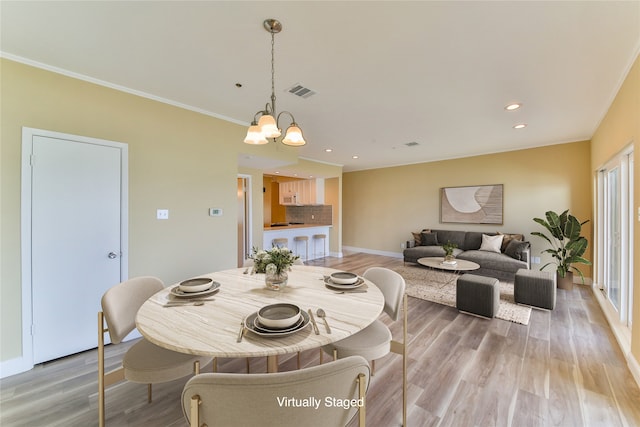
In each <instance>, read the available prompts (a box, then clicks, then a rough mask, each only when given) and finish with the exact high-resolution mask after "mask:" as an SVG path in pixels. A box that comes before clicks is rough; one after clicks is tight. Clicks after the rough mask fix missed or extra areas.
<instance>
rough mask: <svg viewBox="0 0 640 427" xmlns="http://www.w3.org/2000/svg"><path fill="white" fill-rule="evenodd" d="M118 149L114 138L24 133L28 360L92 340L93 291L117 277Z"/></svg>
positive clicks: (96, 295)
mask: <svg viewBox="0 0 640 427" xmlns="http://www.w3.org/2000/svg"><path fill="white" fill-rule="evenodd" d="M114 144H118V143H114ZM120 145H124V144H120ZM121 156H122V150H121V148H120V147H118V146H109V145H103V144H100V143H88V142H86V141H76V140H72V139H63V138H56V137H49V136H39V135H34V136H33V138H32V160H31V164H32V170H31V269H32V274H31V291H32V319H33V323H32V328H31V329H32V330H31V333H32V336H33V337H32V339H33V361H34V363H41V362H44V361H47V360H51V359H55V358H58V357H62V356H65V355H69V354H73V353H76V352H79V351H83V350H86V349H89V348H94V347H96V343H97V312H98V311H99V310H100V298H101V297H102V294H103V293H104V292H105V291H106V290H107V289H108V288H110V287H111V286H113V285H115V284H117V283H118V282H120V281H121V278H122V277H123V276H122V274H121V271H122V265H121V263H122V258H121V255H122V250H123V249H122V241H121V227H122V226H123V224H121V222H122V221H121V209H122V185H121V184H122V182H121V181H122V176H123V174H122V164H123V162H122V159H121ZM125 164H126V163H125Z"/></svg>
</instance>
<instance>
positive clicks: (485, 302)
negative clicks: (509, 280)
mask: <svg viewBox="0 0 640 427" xmlns="http://www.w3.org/2000/svg"><path fill="white" fill-rule="evenodd" d="M499 305H500V285H499V284H498V279H495V278H493V277H485V276H478V275H475V274H468V273H467V274H463V275H462V276H460V277H458V281H457V282H456V307H457V308H458V310H460V311H466V312H468V313H473V314H477V315H479V316H484V317H494V316H495V315H496V313H497V312H498V306H499Z"/></svg>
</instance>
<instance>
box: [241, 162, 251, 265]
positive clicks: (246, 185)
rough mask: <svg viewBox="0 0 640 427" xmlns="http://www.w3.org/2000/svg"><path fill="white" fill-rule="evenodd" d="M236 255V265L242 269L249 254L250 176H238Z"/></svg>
mask: <svg viewBox="0 0 640 427" xmlns="http://www.w3.org/2000/svg"><path fill="white" fill-rule="evenodd" d="M237 190H238V243H237V247H238V254H237V264H238V267H242V266H243V265H244V262H245V260H246V259H247V258H249V255H250V253H251V242H252V238H251V237H252V236H251V176H250V175H238V180H237Z"/></svg>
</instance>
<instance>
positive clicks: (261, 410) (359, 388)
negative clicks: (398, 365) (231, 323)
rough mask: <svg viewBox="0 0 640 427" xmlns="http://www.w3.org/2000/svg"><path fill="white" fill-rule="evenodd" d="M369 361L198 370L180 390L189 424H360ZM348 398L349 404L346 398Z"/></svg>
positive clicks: (226, 426) (231, 426) (350, 359)
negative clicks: (251, 370) (253, 370)
mask: <svg viewBox="0 0 640 427" xmlns="http://www.w3.org/2000/svg"><path fill="white" fill-rule="evenodd" d="M368 385H369V365H368V364H367V361H366V360H365V359H363V358H362V357H360V356H353V357H348V358H345V359H340V360H338V361H336V362H331V363H325V364H324V365H319V366H313V367H310V368H305V369H300V370H296V371H288V372H279V373H268V374H230V373H213V374H200V375H196V376H195V377H193V378H191V379H190V380H189V381H188V382H187V384H186V385H185V387H184V389H183V391H182V409H183V412H184V415H185V417H186V419H187V422H189V425H190V426H192V427H193V426H197V427H200V426H202V425H204V424H206V425H207V426H208V427H214V426H224V427H234V426H238V427H245V426H259V425H260V426H271V425H277V426H281V427H287V426H291V427H294V426H295V427H299V426H305V427H309V426H311V427H313V426H317V427H325V426H344V425H347V423H349V421H350V420H351V419H352V418H353V417H354V416H355V415H356V413H359V421H360V426H362V427H364V425H365V415H366V409H365V408H366V406H365V403H366V401H365V399H366V396H365V395H366V391H367V387H368ZM345 402H348V403H349V404H345Z"/></svg>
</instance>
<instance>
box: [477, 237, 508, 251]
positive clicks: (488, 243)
mask: <svg viewBox="0 0 640 427" xmlns="http://www.w3.org/2000/svg"><path fill="white" fill-rule="evenodd" d="M503 237H504V236H503V235H501V234H498V235H497V236H488V235H486V234H483V235H482V244H481V245H480V250H481V251H487V252H497V253H500V247H501V246H502V238H503Z"/></svg>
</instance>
